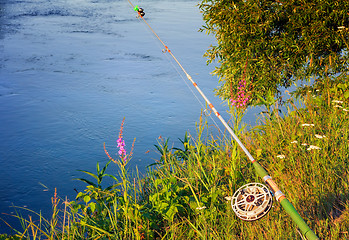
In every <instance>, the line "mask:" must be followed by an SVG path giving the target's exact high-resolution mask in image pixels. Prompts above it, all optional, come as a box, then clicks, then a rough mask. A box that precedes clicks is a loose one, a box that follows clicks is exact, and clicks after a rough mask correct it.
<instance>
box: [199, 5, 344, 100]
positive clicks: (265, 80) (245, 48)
mask: <svg viewBox="0 0 349 240" xmlns="http://www.w3.org/2000/svg"><path fill="white" fill-rule="evenodd" d="M199 7H200V9H201V10H202V12H203V17H204V20H205V26H203V29H202V30H203V31H204V30H205V31H206V32H207V33H209V34H214V35H215V36H216V39H217V45H216V46H211V47H210V49H209V50H208V51H207V52H206V56H207V57H208V63H211V62H212V61H215V60H217V61H218V63H219V66H218V67H216V69H215V71H214V74H215V75H217V76H218V77H219V78H220V81H221V83H222V85H221V86H220V88H219V89H218V90H217V94H218V95H220V96H221V97H223V98H224V99H234V98H235V99H236V98H238V97H240V96H237V95H239V94H241V92H242V93H244V97H246V98H248V103H247V104H248V105H251V104H252V105H256V104H259V103H261V102H263V101H264V102H265V100H267V99H270V97H272V98H273V97H274V96H278V95H279V89H280V87H289V86H291V85H292V83H294V82H295V81H297V80H299V79H302V80H309V79H311V78H314V79H320V78H321V77H323V76H326V77H329V76H337V75H338V74H339V73H345V74H348V63H349V61H348V35H349V1H348V0H341V1H340V0H274V1H273V0H229V1H227V0H203V1H202V2H201V3H200V4H199Z"/></svg>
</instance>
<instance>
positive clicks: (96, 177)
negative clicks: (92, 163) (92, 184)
mask: <svg viewBox="0 0 349 240" xmlns="http://www.w3.org/2000/svg"><path fill="white" fill-rule="evenodd" d="M78 171H79V172H83V173H86V174H88V175H90V176H92V177H93V178H95V179H96V180H97V181H98V176H97V175H95V174H93V173H91V172H88V171H84V170H78Z"/></svg>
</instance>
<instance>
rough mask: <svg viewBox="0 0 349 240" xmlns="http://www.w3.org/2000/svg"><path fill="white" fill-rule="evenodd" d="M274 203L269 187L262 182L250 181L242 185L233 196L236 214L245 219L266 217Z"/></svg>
mask: <svg viewBox="0 0 349 240" xmlns="http://www.w3.org/2000/svg"><path fill="white" fill-rule="evenodd" d="M272 205H273V196H272V193H271V192H270V190H269V188H268V187H267V186H265V185H263V184H261V183H249V184H246V185H244V186H242V187H240V188H239V189H238V190H237V191H236V192H235V193H234V196H233V197H232V198H231V207H232V208H233V211H234V212H235V214H236V216H237V217H238V218H240V219H242V220H244V221H250V222H251V221H255V220H258V219H260V218H262V217H264V216H265V215H266V214H267V213H268V212H269V211H270V209H271V207H272Z"/></svg>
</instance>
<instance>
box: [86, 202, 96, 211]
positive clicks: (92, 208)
mask: <svg viewBox="0 0 349 240" xmlns="http://www.w3.org/2000/svg"><path fill="white" fill-rule="evenodd" d="M88 206H89V207H90V209H91V211H92V212H94V211H95V209H96V203H94V202H91V203H90V204H89V205H88Z"/></svg>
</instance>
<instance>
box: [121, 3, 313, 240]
mask: <svg viewBox="0 0 349 240" xmlns="http://www.w3.org/2000/svg"><path fill="white" fill-rule="evenodd" d="M127 1H128V2H129V3H130V5H131V6H132V8H133V9H134V11H136V12H137V14H138V18H140V19H141V20H143V22H144V23H145V24H146V25H147V26H148V28H149V29H150V31H151V32H152V33H153V34H154V35H155V37H156V38H157V39H158V40H159V41H160V42H161V44H162V45H163V46H164V47H165V50H164V51H163V52H167V53H169V54H170V55H171V57H172V58H173V60H174V61H175V62H176V63H177V64H178V66H179V67H180V68H181V70H182V71H183V72H184V74H185V75H186V77H187V78H188V80H189V81H190V82H191V83H192V84H193V86H194V87H195V89H196V90H197V91H198V92H199V93H200V95H201V96H202V97H203V99H204V100H205V102H206V103H207V105H208V106H209V107H210V109H211V110H212V111H213V112H214V114H215V115H216V116H217V118H218V119H219V120H220V121H221V123H222V124H223V125H224V127H225V128H226V130H227V131H228V132H229V133H230V135H231V136H232V137H233V138H234V140H235V141H236V142H237V143H238V145H239V146H240V147H241V149H242V150H243V151H244V153H245V154H246V155H247V157H248V158H249V160H250V161H251V163H252V164H253V166H254V168H255V170H256V172H257V174H258V175H259V176H260V177H261V178H262V179H263V181H264V182H265V183H266V184H267V185H268V186H269V188H270V189H271V190H272V192H273V195H274V196H275V198H276V200H277V201H278V202H280V204H281V206H282V207H283V208H284V210H285V211H286V212H287V213H288V214H289V215H290V217H291V219H292V220H293V221H294V223H295V224H296V225H297V226H298V228H299V229H300V230H301V232H302V234H303V236H305V237H306V238H307V239H308V240H316V239H319V238H318V237H317V236H316V234H315V233H314V232H313V231H312V230H311V229H310V227H309V226H308V225H307V223H306V222H305V221H304V220H303V218H302V217H301V216H300V214H299V213H298V212H297V210H296V209H295V207H294V206H293V205H292V203H291V202H290V201H289V200H288V199H287V198H286V196H285V194H284V193H283V192H282V191H281V190H280V188H279V187H278V185H277V184H276V183H275V181H274V180H273V179H272V177H271V176H270V175H269V174H268V172H267V171H266V170H265V169H264V168H263V167H262V165H260V164H259V163H258V162H257V161H256V159H254V158H253V156H252V155H251V153H250V152H249V151H248V150H247V149H246V147H245V146H244V145H243V143H242V142H241V141H240V139H239V138H238V137H237V136H236V135H235V133H234V131H233V130H232V129H231V127H230V126H229V125H228V123H227V122H226V121H225V120H224V119H223V117H222V116H221V115H220V114H219V112H218V111H217V110H216V108H215V107H214V106H213V104H212V103H211V102H210V101H209V99H208V98H207V97H206V95H205V94H204V93H203V92H202V91H201V89H200V88H199V86H198V84H197V83H196V82H194V80H193V78H192V77H191V76H190V75H189V74H188V72H187V71H186V70H185V69H184V67H183V66H182V64H181V63H180V62H179V61H178V59H177V58H176V57H175V56H174V54H173V53H172V51H171V50H170V49H169V48H168V47H167V45H166V44H165V43H164V42H163V41H162V40H161V38H160V37H159V36H158V35H157V34H156V32H155V31H154V30H153V28H152V27H151V26H150V25H149V23H148V22H147V21H146V20H145V19H144V16H145V12H144V9H143V8H140V7H139V6H138V5H136V6H134V5H133V4H132V2H131V1H130V0H127ZM231 206H232V208H233V210H234V212H235V214H236V215H237V216H238V217H239V218H240V219H242V220H245V221H254V220H258V219H260V218H261V217H263V216H264V215H266V214H267V213H268V212H269V210H270V209H271V206H272V195H271V193H270V191H269V189H268V188H267V187H266V186H264V185H263V184H260V183H250V184H246V185H244V186H242V187H241V188H239V189H238V190H237V191H236V192H235V194H234V196H233V197H232V199H231Z"/></svg>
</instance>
